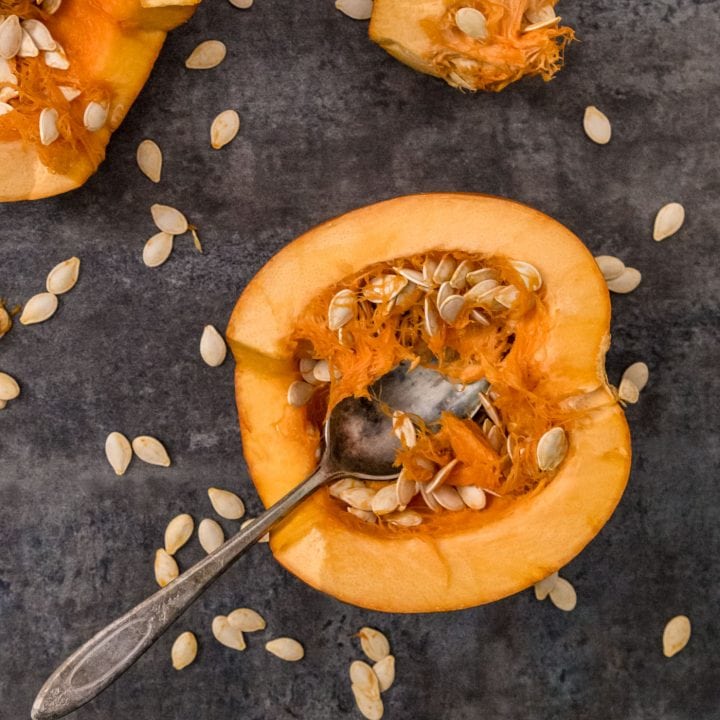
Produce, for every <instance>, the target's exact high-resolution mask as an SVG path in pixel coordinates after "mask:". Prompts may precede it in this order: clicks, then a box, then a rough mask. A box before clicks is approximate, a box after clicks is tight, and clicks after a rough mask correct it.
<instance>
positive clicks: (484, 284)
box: [464, 275, 500, 305]
mask: <svg viewBox="0 0 720 720" xmlns="http://www.w3.org/2000/svg"><path fill="white" fill-rule="evenodd" d="M468 276H469V275H468ZM499 285H500V283H499V282H498V281H497V280H493V279H492V278H489V279H488V280H481V281H480V282H479V283H477V284H475V285H473V286H472V287H471V288H470V290H468V291H467V292H466V293H465V296H464V297H465V302H466V303H467V304H468V305H480V304H482V303H486V302H488V301H490V300H492V298H493V297H494V295H495V293H496V292H497V288H498V287H499Z"/></svg>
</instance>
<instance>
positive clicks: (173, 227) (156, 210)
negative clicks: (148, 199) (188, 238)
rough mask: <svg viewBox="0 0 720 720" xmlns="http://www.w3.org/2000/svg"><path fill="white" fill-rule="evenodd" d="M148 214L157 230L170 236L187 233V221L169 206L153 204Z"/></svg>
mask: <svg viewBox="0 0 720 720" xmlns="http://www.w3.org/2000/svg"><path fill="white" fill-rule="evenodd" d="M150 213H151V214H152V219H153V222H154V223H155V225H157V228H158V230H162V231H163V232H166V233H169V234H170V235H182V234H183V233H186V232H187V229H188V221H187V219H186V218H185V216H184V215H183V214H182V213H181V212H180V211H179V210H177V209H176V208H174V207H171V206H170V205H160V204H159V203H155V204H154V205H153V206H152V207H151V208H150Z"/></svg>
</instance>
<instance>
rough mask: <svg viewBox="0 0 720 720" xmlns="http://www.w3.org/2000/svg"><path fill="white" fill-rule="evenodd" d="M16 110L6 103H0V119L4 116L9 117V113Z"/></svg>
mask: <svg viewBox="0 0 720 720" xmlns="http://www.w3.org/2000/svg"><path fill="white" fill-rule="evenodd" d="M14 109H15V108H14V107H13V106H12V105H10V104H9V103H6V102H0V117H2V116H3V115H7V114H8V113H9V112H12V111H13V110H14Z"/></svg>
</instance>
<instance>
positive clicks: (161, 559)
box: [155, 548, 180, 587]
mask: <svg viewBox="0 0 720 720" xmlns="http://www.w3.org/2000/svg"><path fill="white" fill-rule="evenodd" d="M178 575H180V569H179V568H178V564H177V562H176V561H175V558H174V557H173V556H172V555H170V554H169V553H168V552H167V551H166V550H165V549H164V548H160V549H159V550H157V551H156V552H155V580H156V582H157V584H158V585H159V586H160V587H165V586H166V585H168V584H169V583H171V582H172V581H173V580H174V579H175V578H176V577H177V576H178Z"/></svg>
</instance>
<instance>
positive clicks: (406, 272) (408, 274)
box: [393, 267, 432, 290]
mask: <svg viewBox="0 0 720 720" xmlns="http://www.w3.org/2000/svg"><path fill="white" fill-rule="evenodd" d="M393 270H395V272H396V273H397V274H398V275H400V276H402V277H404V278H405V279H406V280H408V281H410V282H411V283H413V284H414V285H418V286H419V287H421V288H423V289H425V290H429V289H430V288H431V287H432V282H431V281H430V280H428V279H427V278H426V277H425V276H424V275H423V273H421V272H419V271H418V270H413V269H412V268H399V267H396V268H393Z"/></svg>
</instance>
